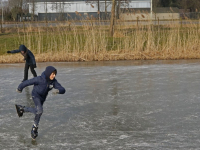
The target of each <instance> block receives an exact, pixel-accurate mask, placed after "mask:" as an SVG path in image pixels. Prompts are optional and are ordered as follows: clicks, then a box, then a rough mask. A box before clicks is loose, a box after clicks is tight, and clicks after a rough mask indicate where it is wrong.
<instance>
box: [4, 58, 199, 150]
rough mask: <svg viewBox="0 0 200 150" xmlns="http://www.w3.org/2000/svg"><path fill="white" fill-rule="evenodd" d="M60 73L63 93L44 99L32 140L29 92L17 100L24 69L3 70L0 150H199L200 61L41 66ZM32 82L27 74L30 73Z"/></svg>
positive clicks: (21, 66) (9, 66)
mask: <svg viewBox="0 0 200 150" xmlns="http://www.w3.org/2000/svg"><path fill="white" fill-rule="evenodd" d="M48 65H53V66H54V67H56V68H57V70H58V74H57V76H56V78H57V80H58V81H59V82H60V83H61V84H62V85H63V86H64V87H65V88H66V94H64V95H52V94H51V92H50V93H49V95H48V98H47V100H46V102H45V103H44V113H43V115H42V117H41V121H40V125H39V136H38V138H37V139H36V141H32V140H31V137H30V131H31V127H32V124H33V119H34V116H33V115H32V114H28V113H26V114H24V116H23V117H22V118H18V116H17V114H16V110H15V107H14V104H21V105H26V106H34V103H33V102H32V99H31V90H32V86H30V87H27V88H25V89H24V90H23V92H22V93H21V94H19V93H17V92H16V91H15V89H16V88H17V86H18V85H19V83H20V82H21V81H22V79H23V70H24V64H21V63H20V64H1V65H0V71H1V73H0V77H1V80H0V102H1V107H0V127H1V128H0V148H1V149H15V150H17V149H19V150H21V149H34V150H35V149H48V150H49V149H53V150H54V149H55V150H58V149H62V150H64V149H73V150H74V149H75V150H80V149H81V150H84V149H86V150H88V149H108V150H109V149H110V150H117V149H119V150H121V149H127V150H132V149H138V150H146V149H152V150H160V149H181V150H184V149H185V150H188V149H199V147H200V140H199V139H200V131H199V126H200V119H199V115H200V109H199V106H200V92H199V89H200V75H199V74H200V71H199V65H200V62H199V60H181V61H180V60H179V61H111V62H75V63H69V62H62V63H38V64H37V66H38V68H36V72H37V73H38V75H40V74H41V73H42V72H43V71H44V69H45V67H46V66H48ZM29 78H32V74H31V73H30V71H29Z"/></svg>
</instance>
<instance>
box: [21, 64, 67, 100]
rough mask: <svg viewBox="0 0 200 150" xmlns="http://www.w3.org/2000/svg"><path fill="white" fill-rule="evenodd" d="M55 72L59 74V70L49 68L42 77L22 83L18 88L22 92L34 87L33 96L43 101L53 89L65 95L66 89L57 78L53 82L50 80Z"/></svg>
mask: <svg viewBox="0 0 200 150" xmlns="http://www.w3.org/2000/svg"><path fill="white" fill-rule="evenodd" d="M53 71H56V73H57V70H56V69H55V68H54V67H52V66H48V67H47V68H46V70H45V71H44V72H43V73H42V75H41V76H38V77H35V78H32V79H29V80H26V81H24V82H22V83H21V84H20V85H19V86H18V90H19V91H22V90H23V89H24V88H25V87H26V86H29V85H34V87H33V91H32V96H34V97H38V98H40V100H42V101H45V100H46V97H47V95H48V92H49V91H50V90H52V89H53V88H55V89H58V90H59V94H64V93H65V88H64V87H62V86H61V85H60V83H58V81H57V80H56V79H55V78H54V79H53V80H50V79H49V76H50V74H51V73H52V72H53Z"/></svg>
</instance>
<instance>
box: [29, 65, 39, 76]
mask: <svg viewBox="0 0 200 150" xmlns="http://www.w3.org/2000/svg"><path fill="white" fill-rule="evenodd" d="M30 68H31V72H32V74H33V76H34V77H37V73H36V71H35V69H34V66H33V65H31V66H30Z"/></svg>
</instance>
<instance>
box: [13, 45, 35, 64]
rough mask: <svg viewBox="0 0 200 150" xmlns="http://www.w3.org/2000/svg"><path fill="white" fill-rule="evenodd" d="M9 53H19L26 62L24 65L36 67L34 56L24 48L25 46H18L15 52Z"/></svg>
mask: <svg viewBox="0 0 200 150" xmlns="http://www.w3.org/2000/svg"><path fill="white" fill-rule="evenodd" d="M21 51H24V53H23V54H22V53H21ZM10 52H11V53H19V52H20V53H21V54H22V55H23V56H24V60H26V63H27V64H28V65H35V66H36V62H35V56H34V55H33V53H32V52H31V51H30V50H29V49H27V48H26V46H25V45H20V46H19V49H17V50H12V51H10Z"/></svg>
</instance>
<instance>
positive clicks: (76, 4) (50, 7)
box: [29, 0, 151, 20]
mask: <svg viewBox="0 0 200 150" xmlns="http://www.w3.org/2000/svg"><path fill="white" fill-rule="evenodd" d="M105 6H106V7H105ZM111 8H112V1H106V0H104V1H103V0H100V1H99V11H100V12H98V1H97V0H95V1H91V0H89V1H88V0H82V1H81V0H29V13H34V14H35V15H37V16H38V20H45V19H48V20H63V19H64V20H68V19H81V18H82V17H92V16H93V17H95V18H98V17H99V16H100V17H101V18H103V16H105V15H106V14H107V15H108V16H109V14H110V12H111ZM120 8H121V9H123V8H131V9H149V10H150V9H151V0H131V1H129V2H125V1H121V2H120ZM106 11H107V13H106V14H105V12H106Z"/></svg>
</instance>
